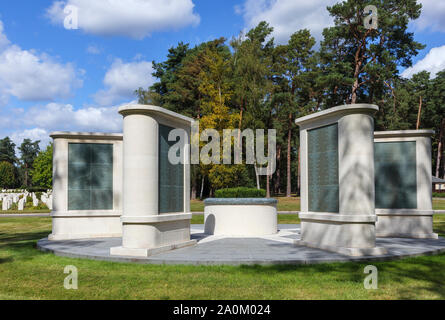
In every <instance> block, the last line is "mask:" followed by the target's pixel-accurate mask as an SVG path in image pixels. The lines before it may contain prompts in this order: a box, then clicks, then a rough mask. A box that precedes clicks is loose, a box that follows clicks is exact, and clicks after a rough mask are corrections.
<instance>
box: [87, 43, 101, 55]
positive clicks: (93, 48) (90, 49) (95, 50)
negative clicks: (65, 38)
mask: <svg viewBox="0 0 445 320" xmlns="http://www.w3.org/2000/svg"><path fill="white" fill-rule="evenodd" d="M86 51H87V53H89V54H94V55H97V54H101V53H102V49H101V48H99V47H98V46H96V45H93V44H92V45H89V46H88V47H87V50H86Z"/></svg>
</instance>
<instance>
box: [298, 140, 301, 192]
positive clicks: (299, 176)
mask: <svg viewBox="0 0 445 320" xmlns="http://www.w3.org/2000/svg"><path fill="white" fill-rule="evenodd" d="M300 150H301V146H300V147H299V148H298V169H297V190H298V194H299V195H300V196H301V193H300V190H301V172H300V169H301V158H300V154H301V152H300Z"/></svg>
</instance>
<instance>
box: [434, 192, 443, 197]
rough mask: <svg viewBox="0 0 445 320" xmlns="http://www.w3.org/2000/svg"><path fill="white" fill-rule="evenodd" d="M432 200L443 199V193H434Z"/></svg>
mask: <svg viewBox="0 0 445 320" xmlns="http://www.w3.org/2000/svg"><path fill="white" fill-rule="evenodd" d="M433 198H445V192H434V193H433Z"/></svg>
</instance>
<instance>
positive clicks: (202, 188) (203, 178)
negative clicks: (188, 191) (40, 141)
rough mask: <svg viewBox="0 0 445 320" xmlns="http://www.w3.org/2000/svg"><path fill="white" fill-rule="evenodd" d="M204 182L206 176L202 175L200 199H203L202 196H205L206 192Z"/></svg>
mask: <svg viewBox="0 0 445 320" xmlns="http://www.w3.org/2000/svg"><path fill="white" fill-rule="evenodd" d="M204 182H205V177H204V176H202V179H201V193H200V194H199V199H201V200H202V197H203V194H204Z"/></svg>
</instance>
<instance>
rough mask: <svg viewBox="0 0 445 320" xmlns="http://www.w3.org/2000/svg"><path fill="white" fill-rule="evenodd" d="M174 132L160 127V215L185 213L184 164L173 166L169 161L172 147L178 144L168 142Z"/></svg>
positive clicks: (162, 126) (165, 127) (169, 128)
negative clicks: (170, 134)
mask: <svg viewBox="0 0 445 320" xmlns="http://www.w3.org/2000/svg"><path fill="white" fill-rule="evenodd" d="M172 130H174V128H171V127H167V126H164V125H159V213H175V212H184V164H181V163H180V164H176V165H173V164H171V163H170V161H169V160H168V152H169V150H170V147H171V146H173V145H175V144H176V142H175V141H168V135H169V133H170V131H172ZM178 153H179V150H178ZM178 156H179V154H178Z"/></svg>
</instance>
